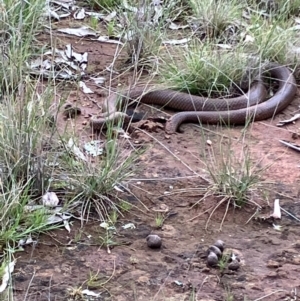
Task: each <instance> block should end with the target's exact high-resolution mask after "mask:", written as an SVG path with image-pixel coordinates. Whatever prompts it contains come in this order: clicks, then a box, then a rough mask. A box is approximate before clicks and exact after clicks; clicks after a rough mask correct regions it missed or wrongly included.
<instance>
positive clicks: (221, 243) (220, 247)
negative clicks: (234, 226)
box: [214, 239, 224, 252]
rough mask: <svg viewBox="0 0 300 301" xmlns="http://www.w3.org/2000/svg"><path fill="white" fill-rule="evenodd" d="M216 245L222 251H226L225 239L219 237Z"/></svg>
mask: <svg viewBox="0 0 300 301" xmlns="http://www.w3.org/2000/svg"><path fill="white" fill-rule="evenodd" d="M214 246H216V247H217V248H218V249H220V251H221V252H223V251H224V241H223V240H220V239H218V240H217V241H216V242H215V243H214Z"/></svg>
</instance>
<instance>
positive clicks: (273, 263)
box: [267, 260, 281, 268]
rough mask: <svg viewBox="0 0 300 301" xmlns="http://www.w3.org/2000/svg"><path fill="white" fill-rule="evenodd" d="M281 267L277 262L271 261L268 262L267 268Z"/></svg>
mask: <svg viewBox="0 0 300 301" xmlns="http://www.w3.org/2000/svg"><path fill="white" fill-rule="evenodd" d="M280 266H281V265H280V263H279V262H277V261H274V260H269V261H268V262H267V267H268V268H279V267H280Z"/></svg>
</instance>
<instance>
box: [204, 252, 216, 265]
mask: <svg viewBox="0 0 300 301" xmlns="http://www.w3.org/2000/svg"><path fill="white" fill-rule="evenodd" d="M207 264H208V265H209V266H211V267H215V266H216V265H217V264H218V256H217V255H216V253H214V252H210V253H209V254H208V256H207Z"/></svg>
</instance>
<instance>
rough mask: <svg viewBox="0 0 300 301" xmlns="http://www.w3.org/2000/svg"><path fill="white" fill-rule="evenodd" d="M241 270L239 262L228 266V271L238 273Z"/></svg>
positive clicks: (234, 261) (233, 262) (235, 261)
mask: <svg viewBox="0 0 300 301" xmlns="http://www.w3.org/2000/svg"><path fill="white" fill-rule="evenodd" d="M239 268H240V263H239V262H238V260H233V261H231V262H230V263H229V264H228V269H229V270H231V271H236V270H238V269H239Z"/></svg>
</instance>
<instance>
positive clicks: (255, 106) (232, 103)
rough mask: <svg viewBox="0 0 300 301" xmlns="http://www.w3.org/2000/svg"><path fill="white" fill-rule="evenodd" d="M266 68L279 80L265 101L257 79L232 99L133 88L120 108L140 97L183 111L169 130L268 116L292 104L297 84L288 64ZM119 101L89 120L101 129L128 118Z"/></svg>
mask: <svg viewBox="0 0 300 301" xmlns="http://www.w3.org/2000/svg"><path fill="white" fill-rule="evenodd" d="M265 70H266V71H268V72H269V73H270V75H271V76H272V77H274V78H275V79H276V80H278V82H279V89H278V91H277V92H276V93H275V95H274V96H273V97H271V98H270V99H268V100H267V101H265V102H263V101H264V100H265V99H266V97H267V91H266V88H265V86H264V84H263V82H262V81H261V80H260V79H258V80H257V81H255V82H254V83H253V84H252V86H251V88H250V89H249V91H248V93H247V94H245V95H242V96H239V97H236V98H230V99H210V98H205V97H200V96H195V95H190V94H188V93H183V92H178V91H174V90H170V89H163V90H154V91H150V92H147V91H146V89H145V87H139V88H134V89H132V90H129V91H124V92H122V93H120V95H121V99H120V100H121V107H122V106H124V105H126V104H127V103H128V99H129V100H135V99H139V101H140V102H141V103H145V104H155V105H160V106H162V107H168V108H171V109H175V110H179V111H181V112H179V113H177V114H175V115H173V116H172V117H171V118H170V119H169V120H168V121H167V123H166V128H165V130H166V132H167V133H174V132H176V131H177V129H178V127H179V126H180V124H181V123H183V122H199V121H200V122H203V123H220V122H224V123H226V124H244V123H245V122H246V121H247V119H248V118H250V117H251V118H252V119H253V120H263V119H267V118H270V117H272V116H274V115H275V114H277V113H279V112H280V111H282V110H283V109H284V108H285V107H286V106H288V105H289V103H290V102H291V101H292V100H293V98H294V96H295V94H296V91H297V87H296V81H295V78H294V76H293V75H292V74H291V72H290V71H289V70H288V69H287V68H286V67H284V66H280V65H278V64H275V63H270V64H268V66H267V67H266V68H265ZM126 96H127V97H126ZM118 101H119V97H118V94H117V93H113V94H111V95H110V96H109V97H108V98H107V99H106V101H105V106H104V107H105V111H106V112H105V113H103V114H101V115H100V116H99V117H92V118H91V120H90V125H91V127H92V128H93V129H96V130H97V129H102V128H103V126H105V124H106V123H107V122H114V121H118V120H120V118H124V119H129V117H128V116H127V115H126V113H123V112H120V111H118V110H117V105H118Z"/></svg>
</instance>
